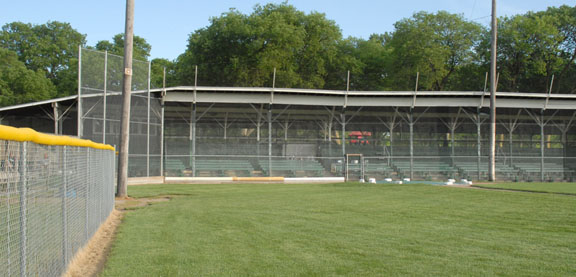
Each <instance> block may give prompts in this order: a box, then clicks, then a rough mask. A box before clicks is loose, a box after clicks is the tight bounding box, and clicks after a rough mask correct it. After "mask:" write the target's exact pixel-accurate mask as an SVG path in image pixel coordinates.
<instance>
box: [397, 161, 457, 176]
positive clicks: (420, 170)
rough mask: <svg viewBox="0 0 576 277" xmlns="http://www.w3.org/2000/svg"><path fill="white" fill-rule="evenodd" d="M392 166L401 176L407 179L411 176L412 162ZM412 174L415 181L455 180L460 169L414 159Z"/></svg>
mask: <svg viewBox="0 0 576 277" xmlns="http://www.w3.org/2000/svg"><path fill="white" fill-rule="evenodd" d="M392 165H393V166H392V167H393V168H394V170H396V172H398V175H399V176H404V177H407V176H409V175H410V161H406V160H401V161H393V162H392ZM412 172H413V175H414V179H432V180H443V179H446V178H454V177H455V175H456V174H457V173H458V169H456V168H454V167H453V166H451V165H450V164H449V163H447V162H443V161H426V160H418V159H414V164H413V166H412Z"/></svg>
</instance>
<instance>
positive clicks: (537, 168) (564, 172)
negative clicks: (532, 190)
mask: <svg viewBox="0 0 576 277" xmlns="http://www.w3.org/2000/svg"><path fill="white" fill-rule="evenodd" d="M514 167H515V168H516V169H518V171H519V173H520V174H521V175H522V177H523V179H525V180H529V181H532V180H540V178H541V172H542V165H541V163H540V162H526V161H522V162H516V163H514ZM573 175H574V170H573V169H570V168H566V167H565V166H564V165H563V164H561V163H554V162H546V163H544V176H545V178H546V179H547V180H564V179H568V178H570V177H573Z"/></svg>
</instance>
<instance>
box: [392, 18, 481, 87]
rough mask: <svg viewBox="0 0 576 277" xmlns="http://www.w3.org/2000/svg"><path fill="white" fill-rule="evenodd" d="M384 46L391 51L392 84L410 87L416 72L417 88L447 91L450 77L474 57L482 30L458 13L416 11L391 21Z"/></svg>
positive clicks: (450, 80) (451, 78)
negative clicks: (391, 25) (387, 39)
mask: <svg viewBox="0 0 576 277" xmlns="http://www.w3.org/2000/svg"><path fill="white" fill-rule="evenodd" d="M394 26H395V28H396V30H395V31H394V32H393V33H392V34H390V39H389V41H388V43H387V44H386V47H387V48H388V49H389V51H390V53H391V58H390V60H389V62H390V63H389V64H388V69H389V76H390V82H391V83H392V86H393V87H398V88H399V89H402V90H411V89H414V85H413V84H414V83H415V82H414V79H415V77H416V76H415V75H416V72H419V73H420V80H419V89H422V90H450V89H451V87H450V84H451V82H453V77H454V76H455V73H457V72H458V71H459V70H460V69H461V68H462V67H463V66H464V65H466V64H469V63H470V62H471V61H472V58H473V57H474V51H473V48H474V46H475V45H477V44H478V43H479V40H480V35H481V34H482V32H484V29H483V28H482V27H481V26H480V25H479V24H476V23H473V22H469V21H466V20H465V19H464V18H462V16H460V15H455V14H450V13H448V12H445V11H440V12H438V13H436V14H430V13H426V12H419V13H416V14H414V15H413V16H412V18H409V19H403V20H401V21H399V22H397V23H396V24H394Z"/></svg>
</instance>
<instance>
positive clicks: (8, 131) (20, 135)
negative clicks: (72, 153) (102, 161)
mask: <svg viewBox="0 0 576 277" xmlns="http://www.w3.org/2000/svg"><path fill="white" fill-rule="evenodd" d="M0 140H13V141H30V142H34V143H37V144H43V145H62V146H64V145H66V146H76V147H90V148H94V149H102V150H111V151H115V149H114V147H113V146H111V145H108V144H101V143H96V142H93V141H91V140H87V139H79V138H73V137H68V136H56V135H49V134H43V133H39V132H36V131H34V130H32V129H30V128H15V127H10V126H5V125H0Z"/></svg>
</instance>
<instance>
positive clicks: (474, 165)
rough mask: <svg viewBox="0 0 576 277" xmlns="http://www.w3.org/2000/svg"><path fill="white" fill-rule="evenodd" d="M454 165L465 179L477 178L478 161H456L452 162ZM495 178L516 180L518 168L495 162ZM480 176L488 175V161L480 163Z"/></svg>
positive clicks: (485, 176)
mask: <svg viewBox="0 0 576 277" xmlns="http://www.w3.org/2000/svg"><path fill="white" fill-rule="evenodd" d="M454 167H456V168H457V169H458V170H459V172H460V176H462V177H463V178H466V179H477V178H478V162H476V161H458V162H454ZM495 169H496V179H498V180H508V181H512V180H516V179H517V176H518V173H519V171H518V169H516V168H514V167H511V166H509V165H507V164H505V163H502V162H498V161H497V162H496V165H495ZM480 177H481V178H487V177H488V163H486V162H482V163H480Z"/></svg>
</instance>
